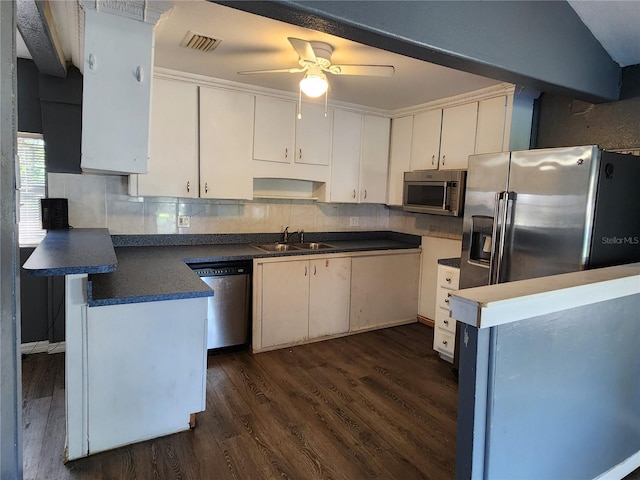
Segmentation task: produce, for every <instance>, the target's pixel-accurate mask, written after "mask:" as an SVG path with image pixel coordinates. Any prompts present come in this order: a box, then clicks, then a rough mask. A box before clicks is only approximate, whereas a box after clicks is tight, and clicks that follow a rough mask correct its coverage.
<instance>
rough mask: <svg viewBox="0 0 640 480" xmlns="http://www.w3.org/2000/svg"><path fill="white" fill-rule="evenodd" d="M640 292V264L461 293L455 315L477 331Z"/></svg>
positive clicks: (453, 300)
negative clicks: (477, 329)
mask: <svg viewBox="0 0 640 480" xmlns="http://www.w3.org/2000/svg"><path fill="white" fill-rule="evenodd" d="M639 293H640V263H632V264H628V265H620V266H617V267H607V268H597V269H594V270H585V271H581V272H572V273H565V274H561V275H552V276H549V277H542V278H533V279H530V280H521V281H517V282H508V283H501V284H499V285H488V286H484V287H476V288H469V289H465V290H458V291H456V292H453V293H452V294H451V297H450V298H451V303H450V304H451V316H452V317H453V318H455V319H456V320H458V321H460V322H463V323H466V324H469V325H473V326H475V327H477V328H489V327H494V326H496V325H503V324H506V323H512V322H517V321H519V320H523V319H526V318H532V317H536V316H539V315H545V314H548V313H553V312H559V311H562V310H567V309H570V308H576V307H581V306H584V305H591V304H593V303H597V302H603V301H606V300H613V299H616V298H620V297H626V296H628V295H637V294H639Z"/></svg>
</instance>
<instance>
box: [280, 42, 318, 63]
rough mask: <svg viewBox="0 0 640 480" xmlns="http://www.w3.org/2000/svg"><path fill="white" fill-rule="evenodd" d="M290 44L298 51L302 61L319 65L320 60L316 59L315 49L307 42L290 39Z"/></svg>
mask: <svg viewBox="0 0 640 480" xmlns="http://www.w3.org/2000/svg"><path fill="white" fill-rule="evenodd" d="M287 40H289V43H290V44H291V46H292V47H293V49H294V50H295V51H296V53H297V54H298V56H299V57H300V59H301V60H303V61H304V62H306V63H314V64H315V63H317V62H318V59H317V58H316V54H315V52H314V51H313V47H312V46H311V44H310V43H309V42H307V41H306V40H301V39H299V38H293V37H289V38H288V39H287Z"/></svg>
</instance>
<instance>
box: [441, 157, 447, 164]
mask: <svg viewBox="0 0 640 480" xmlns="http://www.w3.org/2000/svg"><path fill="white" fill-rule="evenodd" d="M445 158H447V156H446V155H442V164H443V165H444V159H445Z"/></svg>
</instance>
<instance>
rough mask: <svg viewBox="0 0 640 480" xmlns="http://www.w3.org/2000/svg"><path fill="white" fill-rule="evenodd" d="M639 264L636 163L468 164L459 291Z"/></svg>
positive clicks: (485, 160) (563, 152) (567, 154)
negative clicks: (592, 269)
mask: <svg viewBox="0 0 640 480" xmlns="http://www.w3.org/2000/svg"><path fill="white" fill-rule="evenodd" d="M638 261H640V158H639V157H637V156H633V155H623V154H619V153H613V152H606V151H603V150H601V149H599V148H598V147H597V146H594V145H589V146H579V147H566V148H552V149H539V150H526V151H517V152H505V153H497V154H485V155H472V156H470V157H469V169H468V172H467V185H466V194H465V211H464V223H463V236H462V257H461V262H460V288H470V287H477V286H481V285H489V284H497V283H504V282H509V281H514V280H524V279H528V278H536V277H544V276H547V275H555V274H559V273H567V272H572V271H578V270H584V269H590V268H598V267H605V266H611V265H619V264H623V263H631V262H638ZM460 330H461V328H457V333H458V335H456V348H455V352H456V355H455V359H454V360H455V362H454V363H455V365H456V367H457V365H458V355H457V353H458V351H459V346H460V336H459V333H460Z"/></svg>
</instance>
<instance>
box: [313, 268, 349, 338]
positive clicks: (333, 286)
mask: <svg viewBox="0 0 640 480" xmlns="http://www.w3.org/2000/svg"><path fill="white" fill-rule="evenodd" d="M309 268H310V288H309V338H317V337H322V336H324V335H335V334H338V333H344V332H348V331H349V301H350V292H349V289H350V285H351V259H350V258H325V259H322V260H312V261H311V262H310V267H309Z"/></svg>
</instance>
